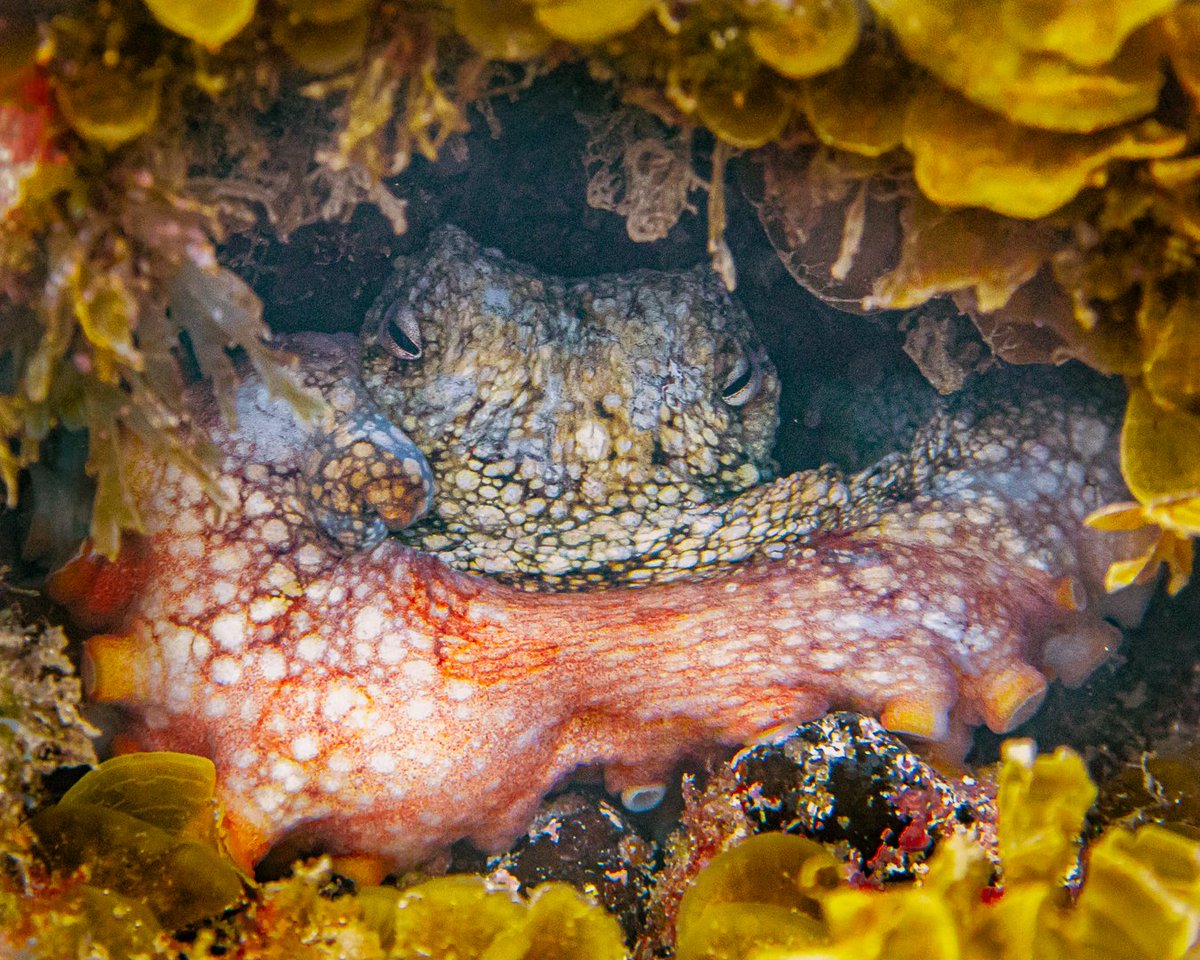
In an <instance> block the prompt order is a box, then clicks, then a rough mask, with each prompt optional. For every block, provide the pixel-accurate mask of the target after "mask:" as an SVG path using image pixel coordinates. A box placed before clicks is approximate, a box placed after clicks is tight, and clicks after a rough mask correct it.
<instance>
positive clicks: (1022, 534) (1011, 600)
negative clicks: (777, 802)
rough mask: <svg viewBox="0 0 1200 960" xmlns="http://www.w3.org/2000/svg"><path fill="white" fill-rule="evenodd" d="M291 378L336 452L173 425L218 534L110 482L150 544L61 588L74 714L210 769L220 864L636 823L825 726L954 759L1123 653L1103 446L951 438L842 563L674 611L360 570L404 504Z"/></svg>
mask: <svg viewBox="0 0 1200 960" xmlns="http://www.w3.org/2000/svg"><path fill="white" fill-rule="evenodd" d="M293 348H294V349H299V351H300V352H301V353H302V354H303V355H304V357H305V358H306V359H307V360H308V361H309V363H308V365H307V366H306V367H305V371H306V376H307V377H308V380H309V382H310V384H312V385H314V386H316V387H318V388H320V389H322V390H323V391H324V393H325V395H326V397H327V398H329V399H330V401H331V407H332V409H333V410H334V415H333V420H332V421H328V420H327V421H326V423H324V424H323V425H318V426H317V427H311V426H307V425H305V424H303V423H299V422H297V421H296V420H295V418H294V417H293V416H292V413H291V411H290V410H289V409H288V408H287V407H286V406H285V405H284V404H283V403H282V402H279V401H274V400H272V399H271V398H270V397H269V396H268V395H267V393H266V391H265V388H264V387H263V386H262V385H261V384H260V383H259V382H257V381H256V380H255V379H253V378H252V377H251V378H247V379H246V380H245V381H244V382H243V384H242V386H241V388H240V393H239V397H238V427H237V429H235V430H231V429H229V428H228V427H225V426H222V425H221V423H220V420H219V417H218V415H217V413H216V411H215V409H214V408H213V405H212V404H211V402H210V401H209V400H207V399H206V398H204V397H202V396H198V397H197V398H196V405H197V407H198V408H199V410H200V419H201V421H202V422H206V423H207V424H208V425H209V427H210V428H211V429H212V431H213V434H214V435H215V436H216V437H217V439H218V441H219V443H220V445H221V449H222V451H223V456H224V462H223V467H222V478H221V481H220V482H221V487H222V489H223V491H224V495H225V509H224V510H223V511H222V512H221V513H219V514H218V513H217V511H215V510H214V507H213V505H212V503H211V501H210V499H209V497H208V496H207V495H206V493H205V491H204V490H203V489H202V488H201V486H200V484H199V483H198V482H197V481H196V480H195V479H194V478H192V477H190V476H188V475H186V474H184V473H182V472H180V471H179V470H177V469H175V468H173V467H166V466H162V465H161V464H158V463H156V462H155V461H153V460H152V459H150V457H149V456H148V455H145V454H142V453H139V452H138V451H136V450H135V451H132V452H131V457H133V458H134V460H135V465H134V466H131V468H130V470H129V474H130V476H133V477H137V478H138V480H137V489H136V490H135V494H136V496H137V498H138V502H139V504H140V508H141V510H142V515H143V518H144V521H145V525H146V532H145V535H144V536H143V537H140V538H138V539H137V540H135V541H131V542H130V543H129V544H128V546H127V548H126V549H125V550H124V551H123V553H122V556H121V557H120V558H119V559H118V560H117V561H116V563H115V564H113V565H106V564H104V563H102V562H100V561H98V560H95V559H94V558H83V559H81V560H78V561H76V562H74V563H73V564H72V565H69V566H68V567H67V568H66V569H65V570H64V571H63V572H62V573H61V574H60V575H58V577H57V578H56V582H55V588H56V590H57V592H58V593H59V595H60V596H62V597H64V598H66V599H67V601H68V602H69V603H70V604H71V605H72V607H73V608H74V609H75V610H76V611H77V612H78V613H79V614H80V616H81V618H82V619H84V620H88V621H91V622H92V623H94V624H96V625H103V626H104V629H106V630H107V631H108V632H107V633H105V634H101V635H99V636H97V637H95V638H93V639H92V641H90V643H89V645H88V664H87V667H88V670H89V673H90V676H89V683H90V686H91V688H92V695H93V696H94V697H95V698H97V699H101V700H115V701H120V702H122V703H123V704H124V705H125V707H126V708H127V712H128V716H129V728H128V731H127V733H128V734H129V736H130V737H132V738H133V740H134V741H136V742H137V743H138V744H140V745H141V746H142V747H145V748H153V749H173V750H183V751H189V752H193V753H199V754H204V755H206V756H208V757H211V758H212V759H213V761H214V762H215V763H216V766H217V769H218V776H219V789H220V794H221V799H222V800H223V802H224V806H225V808H226V813H227V822H228V824H229V826H230V829H231V834H232V840H233V846H234V847H235V849H236V850H237V852H238V853H239V855H240V856H241V857H242V858H243V859H244V861H245V862H253V861H255V860H256V859H257V858H258V857H260V856H261V855H262V854H263V853H264V852H265V851H266V850H267V849H268V848H269V847H270V846H271V845H273V844H274V843H276V842H278V841H280V840H281V839H283V838H285V837H287V836H289V835H292V836H296V835H298V836H301V837H304V838H308V839H312V840H314V841H319V842H320V843H322V844H324V845H325V847H326V848H327V849H329V850H330V851H331V852H333V853H342V854H363V853H369V854H372V855H374V856H379V857H383V858H386V859H388V860H390V861H392V862H393V863H395V864H397V865H407V864H413V863H416V862H419V861H421V860H423V859H425V858H428V857H430V856H431V855H433V854H435V853H437V852H438V851H440V850H441V849H443V848H444V847H445V846H446V845H448V844H450V843H452V842H453V841H456V840H458V839H460V838H463V837H468V838H470V839H472V840H473V841H474V842H476V843H477V844H479V845H481V846H482V847H484V848H491V849H496V848H502V847H504V846H505V845H506V844H507V843H508V842H509V841H510V840H511V839H512V838H513V837H514V836H515V835H517V834H518V833H519V832H520V831H521V830H522V829H523V828H524V827H525V826H526V825H527V823H528V821H529V819H530V817H531V815H532V813H533V811H534V809H535V807H536V806H537V804H538V802H539V800H540V799H541V797H542V796H543V795H544V794H545V793H546V792H547V791H548V790H549V789H550V788H552V787H553V786H554V785H555V784H556V783H558V782H560V781H561V780H562V779H563V778H564V777H566V776H567V775H568V774H569V773H570V772H571V771H572V770H574V769H575V768H577V767H580V766H583V765H601V766H603V768H604V770H605V776H606V781H607V783H608V785H609V787H610V788H611V789H613V790H617V791H622V793H623V797H624V798H625V799H626V801H627V802H628V803H630V804H631V805H634V806H636V805H638V804H639V803H643V802H644V801H645V799H646V798H647V797H652V796H653V795H654V792H655V791H654V790H653V789H652V788H653V785H655V784H659V783H661V782H662V781H663V779H664V777H665V776H666V774H667V773H668V772H669V771H670V769H671V767H672V766H673V764H675V763H676V762H677V761H678V760H679V758H680V757H681V756H682V755H683V754H686V753H688V752H692V751H697V750H700V749H703V748H707V747H710V746H711V745H713V744H731V745H732V744H741V743H744V742H747V741H751V740H755V739H758V738H762V737H769V736H771V735H772V732H773V731H776V730H778V729H779V728H781V727H786V726H788V725H791V724H795V723H797V722H798V721H803V720H806V719H810V718H813V717H816V716H818V715H820V714H821V713H823V712H824V711H826V710H827V709H829V708H830V707H831V706H837V707H849V708H852V709H855V710H858V711H861V712H866V713H871V714H874V715H876V716H879V717H880V718H881V719H882V721H883V723H884V724H885V725H886V726H888V727H889V728H891V729H894V730H900V731H906V732H909V733H912V734H915V735H918V736H921V737H924V738H928V739H933V740H941V741H949V742H951V743H958V744H962V743H964V742H965V734H966V731H967V729H968V727H969V725H971V724H975V723H978V722H980V721H982V722H985V723H987V724H988V726H990V727H991V728H992V729H994V730H997V731H1006V730H1008V729H1010V728H1011V727H1012V726H1014V725H1015V724H1017V723H1018V722H1020V721H1021V720H1023V719H1024V718H1025V717H1027V716H1029V714H1030V713H1031V712H1032V711H1033V710H1035V709H1036V707H1037V705H1038V704H1039V703H1040V701H1041V698H1042V696H1043V694H1044V692H1045V689H1046V684H1047V681H1048V680H1049V679H1051V678H1054V677H1058V678H1060V679H1062V680H1064V681H1065V682H1070V683H1078V682H1081V681H1082V680H1083V678H1084V677H1086V676H1087V674H1088V673H1089V672H1090V671H1091V670H1092V669H1093V668H1094V667H1095V666H1096V665H1097V664H1098V663H1099V662H1101V661H1102V660H1103V659H1104V658H1105V657H1106V656H1107V654H1108V652H1109V650H1110V649H1111V648H1112V647H1113V646H1114V645H1115V644H1116V643H1118V642H1119V639H1120V634H1119V632H1118V631H1117V630H1116V629H1115V628H1114V627H1112V626H1110V625H1109V624H1107V623H1106V622H1105V621H1104V620H1103V619H1102V615H1103V614H1105V613H1108V612H1111V611H1110V610H1109V608H1108V607H1106V605H1105V603H1104V602H1103V598H1102V594H1101V592H1100V586H1099V584H1100V583H1101V581H1102V575H1103V570H1104V568H1105V566H1106V565H1107V563H1108V562H1109V560H1111V559H1112V558H1113V557H1114V556H1119V555H1121V554H1122V553H1124V552H1126V551H1128V552H1133V551H1135V550H1136V549H1137V548H1138V544H1136V543H1131V542H1130V541H1129V539H1128V537H1126V538H1125V539H1120V537H1118V535H1113V534H1099V533H1095V532H1090V531H1086V530H1085V529H1084V528H1083V527H1082V526H1081V524H1080V519H1081V517H1082V516H1083V515H1085V514H1086V513H1087V512H1088V511H1089V510H1090V509H1092V508H1094V507H1095V506H1097V505H1099V504H1100V503H1101V502H1103V501H1105V500H1108V499H1113V498H1116V497H1119V496H1121V495H1122V488H1121V485H1120V480H1119V474H1118V472H1117V469H1116V466H1115V464H1114V463H1112V462H1111V454H1110V452H1111V450H1112V448H1113V447H1114V446H1115V444H1114V443H1113V442H1112V439H1113V435H1112V431H1113V430H1114V429H1115V427H1114V425H1113V422H1112V420H1111V419H1107V418H1105V417H1103V416H1101V415H1100V414H1098V413H1097V412H1096V411H1095V410H1094V409H1091V408H1089V407H1087V406H1086V405H1074V406H1073V405H1071V404H1069V403H1066V402H1064V401H1062V400H1061V399H1053V398H1052V399H1050V400H1038V399H1036V398H1032V399H1023V403H1022V406H1021V411H1020V413H1019V414H1018V413H1014V412H1013V411H1012V410H1011V409H1007V408H1005V409H1003V410H1001V411H1000V412H996V413H989V412H988V411H987V409H985V410H984V412H983V413H979V412H976V413H972V414H971V415H970V416H967V417H966V419H961V420H960V422H951V423H948V424H947V425H946V427H945V430H944V431H943V441H942V442H940V443H939V444H937V445H936V446H937V447H938V449H937V450H936V451H933V450H932V449H931V448H930V440H929V437H926V438H925V440H924V441H922V442H923V444H924V446H922V447H921V450H922V451H924V453H922V454H921V455H920V456H916V457H915V460H914V463H917V464H918V465H920V464H934V463H935V462H936V464H937V468H936V470H934V469H929V470H925V471H921V470H919V469H918V470H916V472H915V475H916V476H918V477H919V478H920V488H921V489H920V492H919V493H918V494H917V495H916V496H914V497H912V498H911V499H909V500H908V501H906V502H905V503H903V504H901V505H899V506H897V507H896V508H895V509H893V510H891V511H889V512H888V513H887V515H886V516H885V517H884V518H883V519H882V520H880V521H878V522H876V523H873V524H872V525H871V526H869V527H866V528H864V529H862V530H859V531H857V532H853V533H838V534H836V535H833V536H830V537H826V538H824V539H820V538H818V539H817V540H816V541H815V543H810V544H808V545H806V546H796V547H794V548H790V549H788V550H786V551H785V552H784V553H782V554H781V555H779V556H777V557H773V558H761V559H758V560H750V561H746V562H744V563H741V564H737V565H734V566H732V567H731V569H730V570H729V571H728V572H727V573H724V574H722V575H720V576H714V577H710V578H708V579H705V580H702V581H698V582H686V581H685V582H678V583H674V584H670V585H663V586H650V587H645V588H642V589H637V590H630V589H623V588H616V589H611V590H602V591H594V592H583V593H575V594H558V595H555V594H535V593H526V592H522V591H520V590H517V589H515V588H512V587H509V586H506V585H503V584H499V583H495V582H492V581H489V580H487V579H484V578H481V577H478V576H473V575H469V574H464V573H460V572H457V571H454V570H451V569H450V568H449V567H447V566H445V565H444V564H443V563H441V562H440V561H438V560H437V559H436V558H434V557H431V556H428V555H422V554H420V553H417V552H415V551H414V550H412V549H411V548H408V547H406V546H404V545H402V544H400V543H398V542H396V541H395V540H394V539H383V540H382V541H381V542H375V541H378V540H379V537H380V535H381V530H380V529H379V528H378V522H383V524H384V525H385V526H396V525H402V524H403V523H404V522H407V520H409V519H412V517H413V516H418V515H419V514H420V512H421V510H422V509H424V508H425V507H426V506H427V494H428V480H429V478H428V475H427V474H426V473H422V472H421V471H420V470H418V469H417V466H418V465H417V464H416V463H413V462H412V460H413V457H412V456H410V454H411V453H412V452H413V451H411V450H410V448H408V447H406V446H405V441H404V438H403V435H402V434H399V431H396V430H395V429H394V428H390V426H389V425H388V424H386V423H382V422H381V421H380V419H379V417H378V416H377V415H376V414H375V413H374V412H370V411H368V412H366V413H364V411H363V409H362V408H361V407H360V406H359V405H360V404H361V402H362V396H363V395H362V394H361V392H359V391H358V390H357V388H356V387H355V386H354V384H353V383H352V381H351V373H350V372H349V371H350V369H351V364H352V360H350V359H347V357H349V356H350V355H352V354H353V351H354V347H353V343H352V342H350V343H340V342H336V341H330V340H328V339H318V338H316V337H309V338H305V339H302V340H298V341H296V342H295V343H293ZM339 350H345V351H347V353H346V355H345V356H343V357H342V359H340V360H339V359H338V357H339V354H338V351H339ZM339 416H340V417H341V419H340V420H338V419H337V418H338V417H339ZM964 416H966V415H964ZM948 436H955V437H957V438H958V439H957V440H954V441H953V442H949V441H946V440H945V437H948ZM331 437H332V438H334V439H333V441H331V439H330V438H331ZM314 450H315V451H316V452H315V453H314ZM926 454H928V456H927V457H926ZM417 456H419V455H417ZM406 480H407V481H409V482H410V487H411V489H409V488H406V487H405V483H404V481H406ZM413 490H415V491H416V494H415V495H414V494H413ZM844 493H845V490H844V489H843V490H842V491H841V494H842V495H844ZM829 495H830V496H837V495H838V491H837V490H831V491H830V493H829ZM393 501H399V502H400V503H401V506H402V509H399V510H397V511H394V512H393V513H389V512H388V510H387V506H388V505H389V504H391V503H393ZM364 505H366V506H369V507H370V508H371V509H369V510H368V509H365V507H364ZM376 515H378V516H376ZM337 542H340V543H341V544H342V546H341V547H338V546H336V545H335V543H337ZM372 543H374V545H373V546H370V548H369V549H366V550H361V551H359V552H345V547H346V546H356V545H362V544H368V545H370V544H372ZM644 788H651V789H649V790H646V789H644Z"/></svg>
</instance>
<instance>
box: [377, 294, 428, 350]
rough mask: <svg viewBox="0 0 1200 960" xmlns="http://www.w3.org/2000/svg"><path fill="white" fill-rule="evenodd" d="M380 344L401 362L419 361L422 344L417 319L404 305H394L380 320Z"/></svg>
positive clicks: (384, 312)
mask: <svg viewBox="0 0 1200 960" xmlns="http://www.w3.org/2000/svg"><path fill="white" fill-rule="evenodd" d="M379 343H380V344H381V345H382V346H383V347H384V349H386V350H387V351H388V352H389V353H391V354H392V355H394V356H396V357H399V358H400V359H401V360H419V359H420V357H421V353H422V344H421V328H420V327H419V326H418V325H417V318H416V317H414V316H413V314H412V312H411V311H409V310H406V309H404V306H403V305H402V304H400V303H394V304H392V305H391V306H390V307H388V308H387V309H386V310H385V311H383V316H382V317H381V318H380V321H379Z"/></svg>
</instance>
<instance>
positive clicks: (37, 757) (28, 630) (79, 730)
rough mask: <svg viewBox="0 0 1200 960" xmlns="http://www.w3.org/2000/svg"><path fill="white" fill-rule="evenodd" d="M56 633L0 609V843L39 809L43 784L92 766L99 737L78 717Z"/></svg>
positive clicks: (75, 686)
mask: <svg viewBox="0 0 1200 960" xmlns="http://www.w3.org/2000/svg"><path fill="white" fill-rule="evenodd" d="M66 648H67V639H66V637H65V636H64V635H63V632H62V631H61V630H60V629H58V628H57V627H47V626H43V627H36V626H25V625H23V624H22V622H21V620H20V619H19V615H18V613H17V612H16V611H15V610H14V609H11V608H10V609H8V610H4V611H0V777H2V778H3V779H2V780H0V841H3V843H4V845H5V846H7V845H8V843H9V842H11V840H12V837H13V833H14V830H15V828H16V827H17V825H18V824H19V823H21V822H22V821H23V820H24V819H25V818H26V817H27V816H28V815H29V814H30V813H31V812H32V811H33V810H34V809H36V808H37V807H40V806H42V805H44V804H45V802H46V800H47V799H48V790H47V787H46V782H45V778H46V776H47V775H48V774H51V773H53V772H54V771H55V770H57V769H58V768H60V767H73V766H83V765H89V766H90V765H94V764H95V763H96V753H95V750H94V748H93V746H92V741H91V738H92V737H94V736H96V735H97V733H98V731H97V730H96V729H95V728H94V727H92V725H91V724H90V723H88V722H87V721H86V720H85V719H84V718H83V716H82V715H81V714H80V712H79V705H80V700H81V691H80V682H79V679H78V677H76V675H75V668H74V666H73V665H72V663H71V661H70V660H69V659H68V657H67V654H66Z"/></svg>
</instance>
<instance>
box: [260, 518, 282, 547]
mask: <svg viewBox="0 0 1200 960" xmlns="http://www.w3.org/2000/svg"><path fill="white" fill-rule="evenodd" d="M262 538H263V540H265V541H266V542H267V543H269V544H271V545H272V546H275V547H278V546H282V545H283V544H285V543H287V539H288V527H287V524H286V523H284V522H283V521H282V520H280V519H279V518H278V517H272V518H271V519H270V520H268V521H267V522H266V523H264V524H263V526H262Z"/></svg>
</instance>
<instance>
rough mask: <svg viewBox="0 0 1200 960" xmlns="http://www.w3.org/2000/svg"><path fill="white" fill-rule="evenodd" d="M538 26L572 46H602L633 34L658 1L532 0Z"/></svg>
mask: <svg viewBox="0 0 1200 960" xmlns="http://www.w3.org/2000/svg"><path fill="white" fill-rule="evenodd" d="M532 3H533V14H534V16H535V17H536V18H537V21H538V23H540V24H541V25H542V26H543V27H545V28H546V29H547V30H548V31H549V32H550V33H552V34H554V36H556V37H559V38H561V39H563V40H569V41H571V43H582V44H589V43H599V42H600V41H602V40H607V39H608V38H609V37H613V36H616V35H617V34H621V33H624V32H625V31H627V30H631V29H632V28H633V27H634V26H636V25H637V23H638V21H639V20H641V19H642V18H643V17H645V16H646V15H647V14H648V13H650V11H652V10H653V9H654V8H655V7H656V6H657V5H658V0H606V2H604V3H596V2H595V0H532Z"/></svg>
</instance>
